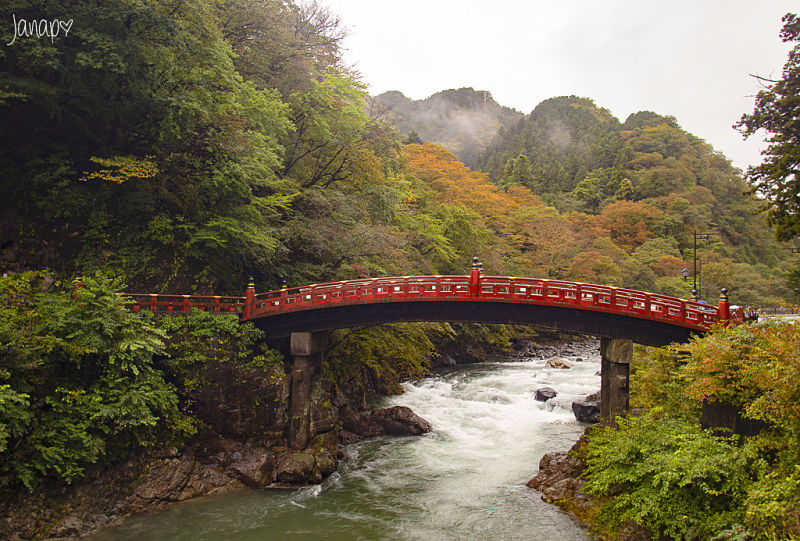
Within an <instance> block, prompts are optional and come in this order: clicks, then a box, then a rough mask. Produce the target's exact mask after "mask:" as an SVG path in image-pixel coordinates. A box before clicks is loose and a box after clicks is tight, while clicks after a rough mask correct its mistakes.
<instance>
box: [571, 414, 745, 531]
mask: <svg viewBox="0 0 800 541" xmlns="http://www.w3.org/2000/svg"><path fill="white" fill-rule="evenodd" d="M659 413H660V412H659V409H654V410H651V412H650V413H649V414H646V415H644V416H642V417H639V418H631V419H627V420H622V421H620V423H619V428H618V429H614V428H611V427H607V428H603V429H599V430H596V431H594V432H593V433H592V435H591V443H590V445H589V448H588V450H587V458H586V460H587V470H586V476H587V483H586V485H585V486H586V488H587V490H588V492H589V493H590V494H593V495H595V496H599V497H601V498H602V499H603V504H602V507H601V511H600V514H599V516H598V519H599V521H600V523H601V524H603V525H604V526H611V527H615V528H621V527H622V526H623V525H624V524H625V522H626V521H628V520H631V521H633V522H635V523H637V524H640V525H643V526H645V527H646V528H648V529H649V530H650V531H652V532H653V533H654V534H656V535H657V536H666V537H668V538H670V539H685V540H691V539H709V538H710V537H712V536H713V535H714V534H715V533H718V532H720V531H721V530H723V529H725V528H726V527H728V526H729V525H731V524H737V523H742V522H743V521H744V514H743V512H742V504H743V502H744V500H745V498H746V495H747V489H748V487H749V486H750V485H751V483H752V479H753V475H754V471H753V467H754V466H753V464H754V457H752V456H750V454H749V448H747V447H744V448H743V447H739V446H737V445H736V444H735V443H733V442H732V441H729V440H726V439H723V438H718V437H715V436H713V435H711V434H709V433H707V432H704V431H702V430H701V429H700V427H699V425H698V424H697V423H693V422H687V421H681V420H679V419H675V418H670V417H664V416H662V415H659Z"/></svg>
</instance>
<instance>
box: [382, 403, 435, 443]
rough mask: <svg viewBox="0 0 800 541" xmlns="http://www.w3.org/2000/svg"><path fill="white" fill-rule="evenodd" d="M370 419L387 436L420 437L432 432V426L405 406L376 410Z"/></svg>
mask: <svg viewBox="0 0 800 541" xmlns="http://www.w3.org/2000/svg"><path fill="white" fill-rule="evenodd" d="M370 417H371V418H372V419H373V420H374V421H375V422H377V423H378V424H379V425H380V426H381V428H383V430H384V432H385V433H386V434H392V435H396V436H407V435H410V436H420V435H422V434H425V433H426V432H430V431H431V424H430V423H429V422H428V421H426V420H425V419H423V418H422V417H420V416H419V415H417V414H416V413H414V412H413V411H412V410H411V408H407V407H405V406H392V407H391V408H385V409H380V410H375V411H373V412H372V414H371V415H370Z"/></svg>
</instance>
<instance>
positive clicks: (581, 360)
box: [575, 357, 583, 363]
mask: <svg viewBox="0 0 800 541" xmlns="http://www.w3.org/2000/svg"><path fill="white" fill-rule="evenodd" d="M575 362H576V363H582V362H583V357H575Z"/></svg>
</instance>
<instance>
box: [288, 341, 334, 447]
mask: <svg viewBox="0 0 800 541" xmlns="http://www.w3.org/2000/svg"><path fill="white" fill-rule="evenodd" d="M290 348H291V349H290V350H291V355H292V357H293V358H294V367H293V370H292V388H291V395H290V397H289V446H290V447H291V448H292V449H297V450H302V449H305V448H306V447H308V443H309V439H310V437H311V430H310V426H311V386H312V381H313V378H314V377H315V376H316V377H319V375H320V374H321V373H322V357H323V356H324V355H325V350H326V349H327V348H328V332H327V331H320V332H293V333H292V334H291V337H290Z"/></svg>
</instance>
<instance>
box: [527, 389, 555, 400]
mask: <svg viewBox="0 0 800 541" xmlns="http://www.w3.org/2000/svg"><path fill="white" fill-rule="evenodd" d="M556 395H558V393H557V392H556V390H555V389H553V388H552V387H542V388H541V389H537V390H536V394H535V395H534V396H533V397H534V398H535V399H536V400H538V401H539V402H547V401H548V400H550V399H551V398H555V397H556Z"/></svg>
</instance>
